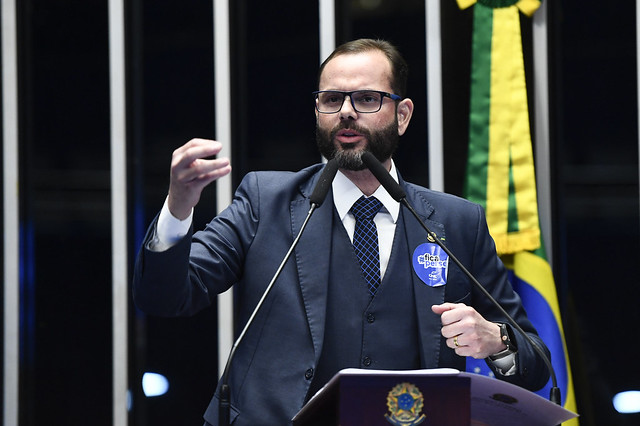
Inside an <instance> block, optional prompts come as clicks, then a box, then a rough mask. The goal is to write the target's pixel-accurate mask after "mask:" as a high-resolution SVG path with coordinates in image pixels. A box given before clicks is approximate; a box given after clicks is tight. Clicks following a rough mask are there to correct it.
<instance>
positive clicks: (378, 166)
mask: <svg viewBox="0 0 640 426" xmlns="http://www.w3.org/2000/svg"><path fill="white" fill-rule="evenodd" d="M362 162H363V163H364V164H365V166H367V168H368V169H369V171H371V173H372V174H373V175H374V176H375V177H376V179H378V182H380V184H381V185H382V186H383V187H384V189H385V190H386V191H387V192H388V193H389V195H391V197H392V198H393V199H394V200H396V201H397V202H399V203H401V204H402V205H404V206H405V207H406V208H407V209H408V210H409V211H410V212H411V214H412V215H413V216H414V217H415V218H416V219H417V221H418V223H420V225H421V226H422V228H423V229H424V230H425V231H426V232H427V234H428V235H430V236H431V237H432V238H433V240H434V241H435V242H436V243H437V244H438V245H439V246H440V247H441V248H442V250H443V251H444V252H445V253H446V254H447V255H448V256H449V258H450V259H451V260H453V262H454V263H455V264H456V265H457V266H458V268H460V270H461V271H462V272H463V273H464V274H465V276H466V277H467V278H469V280H470V281H471V282H472V283H473V284H474V285H475V286H476V288H478V289H479V290H480V292H481V293H483V294H484V295H485V296H486V297H487V298H488V299H489V300H490V301H491V303H493V304H494V305H495V307H496V308H498V310H499V311H500V312H501V313H502V315H504V316H505V318H507V319H508V320H509V323H510V324H511V325H512V326H513V327H514V328H515V329H516V330H518V331H519V332H520V333H522V335H523V336H524V338H525V339H526V340H527V342H529V344H530V345H531V346H532V347H533V349H534V350H535V351H536V353H537V354H538V355H539V356H540V358H541V359H542V360H543V361H544V363H545V364H546V366H547V369H548V370H549V373H550V375H551V383H552V387H551V390H550V392H549V400H550V401H551V402H554V403H556V404H558V405H561V404H562V402H561V396H560V388H558V382H557V380H556V373H555V371H554V369H553V366H552V365H551V361H549V358H548V357H547V355H546V354H545V353H544V351H543V350H542V348H540V346H539V345H538V344H537V343H536V342H534V340H533V339H532V338H531V336H529V335H528V334H527V333H525V331H524V330H523V329H522V328H521V327H520V325H518V323H517V322H516V321H515V320H514V319H513V318H512V317H511V315H509V313H507V311H505V310H504V308H503V307H502V306H501V305H500V303H498V301H497V300H496V299H495V298H494V297H493V296H492V295H491V293H489V292H488V291H487V289H486V288H484V287H483V286H482V284H480V282H479V281H478V280H477V279H476V278H475V277H474V276H473V274H472V273H471V272H469V270H467V268H466V267H465V266H464V265H463V264H462V262H460V260H459V259H458V258H457V257H456V256H455V255H454V254H453V253H452V252H451V250H449V248H448V247H447V246H445V245H444V243H443V242H442V241H440V239H439V238H438V237H437V236H436V234H435V232H433V231H431V230H430V229H429V228H428V227H427V225H426V224H425V223H424V221H423V220H422V219H421V218H420V216H419V215H418V213H417V212H416V211H415V209H414V208H413V207H412V206H411V204H409V202H408V201H407V194H406V193H405V192H404V190H403V189H402V187H401V186H400V185H399V184H398V183H397V182H396V181H395V180H393V178H392V177H391V175H390V174H389V172H388V171H387V169H386V168H385V167H384V166H383V165H382V163H380V161H378V159H377V158H376V157H375V156H374V155H373V154H371V153H370V152H368V151H365V152H364V153H363V154H362Z"/></svg>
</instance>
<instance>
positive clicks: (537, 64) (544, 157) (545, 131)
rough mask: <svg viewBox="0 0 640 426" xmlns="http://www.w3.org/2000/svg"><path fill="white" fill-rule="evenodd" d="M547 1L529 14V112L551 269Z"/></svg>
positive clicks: (541, 227)
mask: <svg viewBox="0 0 640 426" xmlns="http://www.w3.org/2000/svg"><path fill="white" fill-rule="evenodd" d="M547 34H548V33H547V2H544V1H543V2H542V4H541V5H540V9H538V11H537V12H536V13H535V14H534V15H533V87H534V88H535V91H534V93H533V109H534V116H535V122H534V123H533V126H534V128H535V154H536V155H535V159H536V181H537V187H538V216H539V217H540V230H541V232H542V241H543V243H544V244H545V248H546V251H547V259H548V261H549V265H550V266H551V267H552V269H553V244H552V240H551V238H552V235H553V234H552V229H551V226H552V225H551V157H550V147H549V65H548V52H547Z"/></svg>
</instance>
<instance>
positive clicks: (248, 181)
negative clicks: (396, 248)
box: [133, 165, 548, 425]
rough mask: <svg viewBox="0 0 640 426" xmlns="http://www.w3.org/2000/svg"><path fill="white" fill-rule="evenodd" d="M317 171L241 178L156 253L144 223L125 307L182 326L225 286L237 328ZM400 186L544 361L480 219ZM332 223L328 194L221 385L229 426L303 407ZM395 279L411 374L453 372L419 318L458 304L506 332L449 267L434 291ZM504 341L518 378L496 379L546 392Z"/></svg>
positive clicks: (523, 346)
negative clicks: (400, 290)
mask: <svg viewBox="0 0 640 426" xmlns="http://www.w3.org/2000/svg"><path fill="white" fill-rule="evenodd" d="M321 168H322V165H315V166H311V167H309V168H306V169H304V170H302V171H299V172H297V173H292V172H254V173H249V174H248V175H247V176H246V177H245V179H244V180H243V181H242V183H241V185H240V187H239V188H238V190H237V192H236V194H235V197H234V200H233V203H232V205H231V206H230V207H229V208H227V209H226V210H225V211H223V212H222V213H221V214H219V215H218V216H217V217H216V218H214V219H213V220H212V221H211V223H209V224H208V225H207V227H206V229H204V230H203V231H200V232H197V233H195V234H193V235H191V233H190V234H189V235H187V236H185V238H183V239H182V240H181V241H180V242H179V243H178V244H177V245H175V246H173V247H171V248H170V249H168V250H167V251H165V252H153V251H150V250H148V248H147V247H148V244H149V239H150V238H151V236H152V235H153V229H154V227H155V222H154V224H152V225H151V227H150V229H149V232H148V235H147V237H146V239H145V242H144V245H143V247H142V249H141V251H140V253H139V255H138V259H137V262H136V267H135V272H134V284H133V289H134V299H135V302H136V304H137V306H138V307H139V308H140V309H142V310H143V311H145V312H147V313H149V314H152V315H160V316H181V315H193V314H195V313H196V312H198V311H200V310H202V309H204V308H206V307H208V306H209V305H211V304H212V303H214V301H215V297H216V294H218V293H221V292H223V291H225V290H227V289H228V288H229V287H230V286H232V285H235V289H236V291H237V292H238V296H239V300H241V301H242V303H241V304H240V308H239V309H240V311H239V313H238V314H239V318H240V322H241V324H244V322H246V320H247V319H248V317H249V316H250V315H251V312H252V310H253V308H254V307H255V306H256V304H257V303H258V300H259V299H260V297H261V295H262V293H263V291H264V289H265V288H266V286H267V285H268V283H269V281H270V280H271V277H272V276H273V274H274V273H275V272H276V269H277V268H278V266H279V265H280V262H281V260H282V259H283V257H284V255H285V253H286V252H287V250H288V249H289V247H290V245H291V243H292V241H293V238H294V236H295V235H296V234H297V233H298V231H299V230H300V227H301V225H302V223H303V221H304V219H305V217H306V216H307V213H308V211H309V196H310V194H311V192H312V191H313V188H314V186H315V183H316V181H317V179H318V176H319V172H320V171H321ZM400 183H401V185H402V187H403V188H404V190H405V191H406V193H407V200H408V201H409V203H411V205H413V206H414V208H415V209H416V211H417V212H418V213H419V215H420V216H421V217H422V219H423V220H424V221H425V222H426V224H427V226H428V227H429V228H430V229H431V230H432V231H434V232H435V233H436V234H437V235H438V236H439V237H441V238H443V239H444V241H445V243H446V244H447V246H448V247H449V249H450V250H451V251H452V252H453V253H454V254H455V255H456V256H457V257H458V258H459V259H460V261H461V262H462V264H463V265H465V266H466V267H467V269H469V270H470V271H471V272H472V273H473V274H474V275H475V277H476V278H477V279H478V281H480V282H481V283H482V284H483V285H484V287H485V288H486V289H487V290H488V291H489V292H490V293H491V294H492V295H493V296H494V297H495V298H497V299H498V300H499V301H500V302H501V304H502V306H503V307H504V308H505V309H506V310H507V312H509V313H510V314H511V315H512V316H513V317H514V318H515V319H516V321H518V323H519V325H520V326H521V327H522V328H523V329H524V330H525V331H526V332H527V333H528V334H530V335H531V336H532V337H533V338H534V339H535V340H536V341H537V342H538V343H539V345H540V346H542V347H543V348H544V349H545V350H546V347H545V346H544V344H543V343H542V342H541V340H540V339H539V338H538V336H537V334H536V332H535V330H534V328H533V327H532V325H531V323H530V322H529V320H528V319H527V318H526V313H525V312H524V310H523V308H522V306H521V303H520V298H519V297H518V295H517V294H516V293H514V292H513V290H512V288H511V285H510V284H509V282H508V280H507V274H506V271H505V268H504V266H503V265H502V263H501V262H500V260H499V258H498V257H497V256H496V252H495V247H494V244H493V240H492V239H491V237H490V236H489V233H488V230H487V225H486V222H485V218H484V213H483V210H482V208H481V207H480V206H478V205H476V204H473V203H471V202H468V201H466V200H463V199H461V198H458V197H455V196H452V195H448V194H443V193H439V192H435V191H431V190H428V189H425V188H422V187H419V186H416V185H412V184H409V183H406V182H403V181H402V180H401V182H400ZM333 212H334V205H333V199H332V194H331V193H329V195H328V197H327V199H326V200H325V202H324V203H323V204H322V206H321V207H320V208H318V209H317V210H316V211H315V212H314V214H313V216H312V217H311V220H310V221H309V224H308V226H307V228H306V230H305V232H304V233H303V235H302V237H301V238H300V241H299V244H298V246H297V248H296V249H295V251H294V253H293V255H292V257H291V259H290V260H289V261H288V262H287V264H286V265H285V267H284V269H283V271H282V274H281V276H280V277H279V279H278V281H277V282H276V284H275V286H274V288H273V290H272V292H271V294H270V295H269V297H268V298H267V300H266V301H265V304H264V305H263V307H262V310H261V311H260V312H259V313H258V315H257V317H256V320H255V322H254V324H253V326H252V327H251V328H250V329H249V330H248V332H247V334H246V336H245V338H244V340H243V342H242V344H241V345H240V347H239V348H238V350H237V352H236V355H235V358H234V360H233V363H232V366H231V370H230V375H229V381H230V386H231V392H232V395H231V399H232V401H231V404H232V413H231V418H232V421H234V420H235V422H234V423H233V424H235V425H262V424H264V425H281V424H287V422H288V421H289V419H291V418H292V417H293V416H294V415H295V413H296V412H297V411H298V410H299V409H300V408H301V407H302V406H303V404H304V402H305V398H306V396H307V391H308V389H309V385H310V383H311V377H312V373H313V371H314V368H315V367H316V366H317V365H318V359H319V357H320V354H321V352H322V344H323V336H324V333H325V330H324V325H325V308H326V301H327V286H328V270H329V251H330V246H331V235H332V232H331V227H332V226H334V224H333V221H334V214H333ZM404 217H405V229H406V232H405V234H406V238H407V242H408V245H409V249H410V251H411V252H412V251H413V250H414V249H415V248H416V247H417V246H419V245H420V244H423V243H424V242H426V241H427V235H426V232H425V231H424V230H423V228H422V227H421V226H420V224H419V223H418V222H417V221H416V220H415V218H414V217H413V216H411V215H410V214H405V215H404ZM339 225H340V226H342V224H341V223H340V224H339ZM393 255H394V254H393V253H392V256H393ZM345 261H352V259H345ZM331 267H332V268H339V267H340V265H331ZM406 279H408V280H412V282H413V289H414V300H415V309H416V312H417V317H418V329H419V336H420V341H419V350H420V359H421V364H422V367H423V368H438V367H452V368H457V369H459V370H464V369H465V358H463V357H460V356H457V355H456V354H455V352H454V351H453V350H451V349H450V348H448V347H447V346H446V344H445V340H444V338H442V336H441V334H440V329H441V323H440V317H439V316H438V315H435V314H434V313H433V312H432V311H431V305H434V304H440V303H443V302H445V301H446V302H462V303H465V304H467V305H471V306H474V307H475V308H476V309H477V310H478V311H479V312H480V313H481V314H482V315H483V316H484V317H485V318H486V319H488V320H491V321H496V322H506V320H505V319H504V318H503V317H502V316H501V314H500V313H499V312H498V311H497V310H496V309H495V308H494V307H493V305H492V304H491V303H490V302H489V301H488V300H486V298H485V297H484V295H482V294H481V293H479V292H478V291H477V290H475V289H474V288H473V286H472V283H470V282H469V281H468V279H467V278H466V277H465V276H464V275H463V273H462V272H461V271H460V270H459V269H458V268H457V267H456V266H455V265H453V264H450V265H449V274H448V280H447V284H446V285H445V286H441V287H430V286H427V285H425V284H424V283H423V282H422V281H421V280H420V279H419V278H418V276H417V275H416V274H415V272H414V271H413V270H408V271H407V274H406ZM401 331H402V330H389V332H390V333H394V332H401ZM515 339H516V342H517V347H518V352H517V366H518V371H517V373H516V374H515V375H514V376H509V377H501V378H502V379H504V380H507V381H510V382H512V383H515V384H518V385H520V386H523V387H526V388H528V389H532V390H535V389H539V388H541V387H542V386H544V385H545V384H546V382H547V380H548V373H547V371H546V368H545V367H544V364H543V363H542V361H541V360H539V358H538V357H537V356H535V355H534V352H533V349H532V348H531V347H530V345H529V344H527V343H526V341H524V340H523V337H522V336H521V335H519V334H518V333H517V332H516V336H515ZM498 376H499V375H498ZM499 377H500V376H499ZM216 395H217V393H216ZM217 405H218V400H217V396H215V397H214V398H213V400H212V402H211V404H210V406H209V408H208V409H207V411H206V413H205V419H206V420H207V421H208V422H209V423H211V424H214V425H215V424H217V421H218V414H217Z"/></svg>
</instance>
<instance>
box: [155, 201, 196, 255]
mask: <svg viewBox="0 0 640 426" xmlns="http://www.w3.org/2000/svg"><path fill="white" fill-rule="evenodd" d="M192 221H193V209H191V213H190V214H189V217H187V218H186V219H185V220H180V219H177V218H176V217H175V216H173V215H172V214H171V212H170V211H169V205H168V203H167V200H166V199H165V201H164V205H163V206H162V210H161V211H160V216H158V223H157V224H156V229H155V232H154V235H153V238H151V241H150V242H149V250H152V251H165V250H168V249H169V248H171V247H173V246H174V245H175V244H176V243H177V242H178V241H180V240H181V239H182V237H184V236H185V235H187V233H188V232H189V228H190V227H191V222H192Z"/></svg>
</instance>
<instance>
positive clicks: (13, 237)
mask: <svg viewBox="0 0 640 426" xmlns="http://www.w3.org/2000/svg"><path fill="white" fill-rule="evenodd" d="M0 7H2V10H1V14H2V124H3V126H2V128H3V132H2V149H3V164H2V172H3V182H4V184H3V194H4V195H3V197H4V220H3V222H4V223H3V234H4V238H3V244H4V354H3V355H4V356H3V358H4V361H3V362H4V370H3V372H4V377H3V389H4V393H3V404H4V407H3V408H4V412H3V416H2V418H3V424H4V425H5V426H15V425H17V424H18V404H19V399H18V371H19V367H20V365H19V358H18V355H19V346H18V343H19V333H20V327H19V324H20V323H19V312H20V310H19V306H20V297H19V294H20V293H19V291H20V281H19V280H20V276H19V270H20V269H19V266H20V264H19V261H20V259H19V254H18V253H19V248H20V240H19V238H20V234H19V208H18V206H19V198H18V59H17V42H16V38H17V31H16V2H15V0H2V4H1V6H0Z"/></svg>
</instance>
